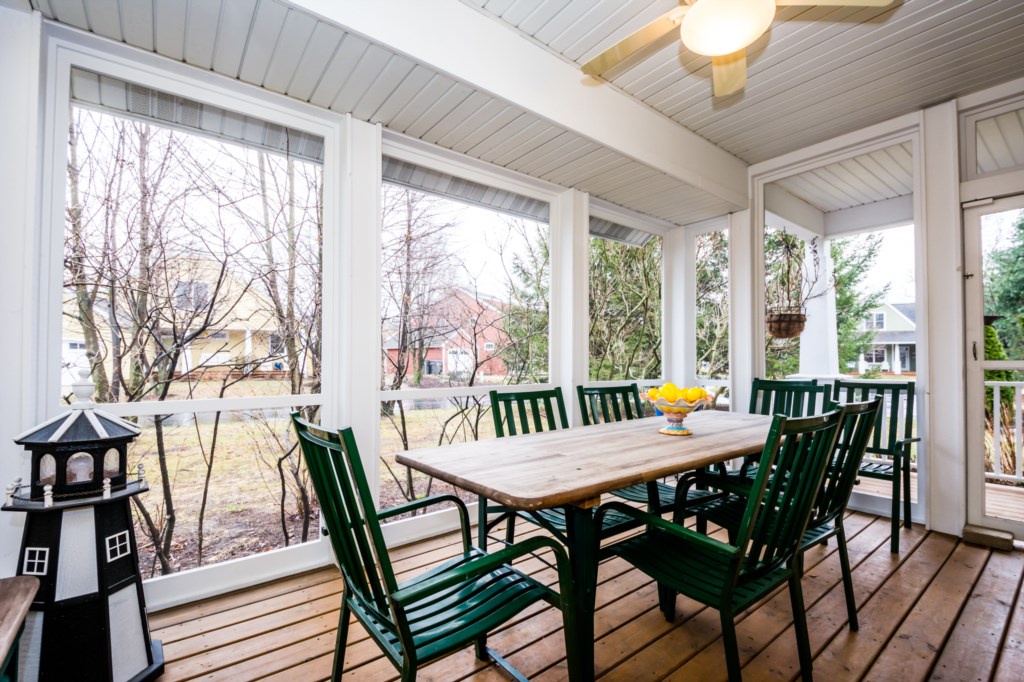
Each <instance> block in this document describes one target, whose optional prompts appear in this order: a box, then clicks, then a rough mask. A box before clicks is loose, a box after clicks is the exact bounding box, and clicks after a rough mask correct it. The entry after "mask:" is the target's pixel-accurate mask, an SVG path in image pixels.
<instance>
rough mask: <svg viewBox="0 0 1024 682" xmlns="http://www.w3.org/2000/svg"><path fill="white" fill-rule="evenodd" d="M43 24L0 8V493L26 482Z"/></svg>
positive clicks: (10, 528) (0, 537)
mask: <svg viewBox="0 0 1024 682" xmlns="http://www.w3.org/2000/svg"><path fill="white" fill-rule="evenodd" d="M41 32H42V27H41V21H40V18H39V15H38V14H35V15H33V14H30V13H28V12H24V11H21V10H17V9H11V8H10V7H9V6H7V5H5V4H3V2H0V92H2V93H3V97H4V102H3V104H2V105H0V150H2V151H0V206H2V207H3V210H2V211H0V216H2V219H0V220H2V222H0V230H2V243H3V245H4V262H5V267H3V268H0V291H2V292H3V296H2V297H0V328H2V329H3V330H4V333H3V334H0V386H3V392H2V396H3V397H2V398H0V488H6V486H7V485H8V484H9V483H10V482H11V481H12V480H13V479H14V478H15V477H16V476H22V477H24V478H25V480H26V481H27V480H28V457H27V454H26V453H25V452H24V450H23V449H22V448H21V447H20V446H18V445H15V444H14V443H13V442H12V441H11V440H10V438H11V437H12V436H13V435H15V434H18V433H21V432H22V431H23V430H25V428H27V427H29V426H31V424H30V423H29V422H30V421H31V419H32V416H33V415H34V411H35V410H34V405H32V403H31V401H30V400H29V399H27V396H28V395H31V394H33V393H34V392H33V391H31V390H30V382H31V379H32V376H33V372H32V368H31V366H30V364H29V363H28V362H26V359H27V358H28V357H29V356H30V349H31V348H32V338H33V335H34V334H33V328H32V316H31V315H30V310H29V308H30V304H29V300H30V298H31V295H30V292H31V286H32V276H33V274H34V273H35V268H32V267H30V265H31V264H32V263H33V262H34V258H33V254H34V253H35V241H36V238H37V235H38V233H39V231H38V229H37V227H38V218H37V212H36V192H37V188H38V186H39V185H38V166H37V162H38V160H39V158H40V157H41V153H40V149H39V144H38V133H39V129H38V124H37V121H38V119H39V74H40V36H41ZM22 517H23V514H18V513H10V512H8V513H3V514H0V576H8V575H14V573H15V569H16V563H17V560H18V550H19V549H20V547H21V528H22V524H23V518H22Z"/></svg>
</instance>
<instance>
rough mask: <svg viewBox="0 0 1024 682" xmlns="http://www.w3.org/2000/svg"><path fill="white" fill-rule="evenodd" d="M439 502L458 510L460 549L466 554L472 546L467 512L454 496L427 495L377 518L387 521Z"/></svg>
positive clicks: (463, 504) (380, 514)
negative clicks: (447, 503)
mask: <svg viewBox="0 0 1024 682" xmlns="http://www.w3.org/2000/svg"><path fill="white" fill-rule="evenodd" d="M441 502H452V503H454V504H455V508H456V509H458V510H459V525H460V526H461V530H462V547H463V551H466V552H468V551H469V548H470V547H472V546H473V544H472V541H471V540H470V536H469V510H468V509H466V503H465V502H463V501H462V500H461V499H459V498H458V497H457V496H455V495H449V494H445V495H428V496H427V497H422V498H420V499H418V500H412V501H410V502H403V503H402V504H399V505H396V506H394V507H389V508H388V509H384V510H382V511H379V512H377V518H378V519H381V520H383V519H389V518H391V517H392V516H398V515H399V514H405V513H406V512H411V511H415V510H417V509H422V508H424V507H430V506H433V505H435V504H440V503H441Z"/></svg>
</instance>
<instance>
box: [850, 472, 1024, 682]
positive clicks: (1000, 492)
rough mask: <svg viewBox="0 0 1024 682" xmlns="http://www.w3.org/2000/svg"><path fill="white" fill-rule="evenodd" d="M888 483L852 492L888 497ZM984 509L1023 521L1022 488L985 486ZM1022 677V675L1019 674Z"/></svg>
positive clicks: (873, 482) (872, 482) (867, 481)
mask: <svg viewBox="0 0 1024 682" xmlns="http://www.w3.org/2000/svg"><path fill="white" fill-rule="evenodd" d="M910 477H911V483H910V490H911V492H912V494H911V496H910V499H911V500H913V501H914V502H916V501H917V473H916V472H914V473H912V474H911V475H910ZM891 485H892V484H891V483H889V482H888V481H880V480H878V479H876V478H862V479H861V480H860V484H859V485H858V486H857V487H856V488H854V490H856V491H858V492H862V493H870V494H872V495H881V496H883V497H888V496H889V493H890V491H891V490H892V488H891ZM985 508H986V510H987V511H988V513H989V515H991V516H997V517H999V518H1001V519H1009V520H1011V521H1024V488H1017V487H1014V486H1009V485H1001V484H997V483H986V484H985ZM1021 676H1022V677H1024V673H1022V674H1021Z"/></svg>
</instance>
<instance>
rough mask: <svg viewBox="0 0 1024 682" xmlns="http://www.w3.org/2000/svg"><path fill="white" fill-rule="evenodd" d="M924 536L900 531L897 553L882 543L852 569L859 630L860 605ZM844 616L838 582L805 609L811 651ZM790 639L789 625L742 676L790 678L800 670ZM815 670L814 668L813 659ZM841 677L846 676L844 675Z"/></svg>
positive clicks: (836, 630)
mask: <svg viewBox="0 0 1024 682" xmlns="http://www.w3.org/2000/svg"><path fill="white" fill-rule="evenodd" d="M881 522H882V523H885V522H886V520H885V519H882V520H881ZM875 523H879V521H876V522H875ZM928 536H929V534H928V533H927V532H926V531H925V530H924V529H923V528H921V527H920V526H916V527H914V528H913V529H911V530H908V531H904V532H902V533H901V534H900V553H899V554H892V553H891V552H890V551H889V547H888V543H885V544H882V545H881V546H879V547H878V548H877V549H876V550H875V551H874V552H873V553H872V554H871V556H870V557H868V558H867V559H866V560H864V561H863V562H861V564H860V565H859V566H857V568H856V569H855V570H854V572H853V584H854V588H855V589H854V596H855V597H856V598H857V607H858V619H859V620H860V621H861V622H860V627H861V629H860V631H861V632H864V631H865V629H866V628H865V623H864V618H863V615H862V614H863V608H864V605H865V604H866V603H867V602H868V601H869V600H870V599H871V598H872V597H873V595H874V594H875V593H877V592H878V590H879V589H880V588H882V587H883V586H884V585H885V584H886V582H887V581H888V580H890V579H891V578H892V577H893V576H894V575H896V573H897V571H898V570H899V569H900V568H901V567H902V566H903V565H904V563H905V562H906V561H907V559H908V558H909V557H910V556H911V555H912V554H914V553H915V552H916V551H917V549H918V547H919V546H920V544H921V543H922V542H923V541H924V540H926V539H927V537H928ZM846 618H847V616H846V596H845V594H844V593H843V587H842V585H841V584H838V585H836V586H835V587H833V588H832V589H831V590H829V592H828V594H826V595H825V596H824V597H823V598H821V599H819V600H818V602H817V603H816V604H814V605H813V606H812V607H811V608H810V609H808V610H807V628H808V630H809V632H810V639H811V650H812V651H813V652H815V653H820V652H821V651H822V650H823V649H824V648H825V646H826V645H827V644H828V643H829V642H830V641H831V640H832V638H833V637H835V636H836V634H837V633H840V632H842V631H844V630H845V629H846V622H847V621H846ZM794 641H795V640H794V633H793V628H792V627H791V626H790V627H788V628H787V629H786V631H785V632H783V633H782V634H781V635H780V636H779V637H777V638H776V639H775V641H773V642H772V643H771V644H770V645H769V646H767V647H766V648H765V649H764V650H762V651H761V652H760V653H759V654H757V655H756V656H755V657H754V658H753V660H751V661H750V662H749V663H747V664H746V665H745V666H744V675H746V676H748V677H749V678H751V679H759V678H761V677H779V676H783V677H786V678H787V679H792V678H794V677H795V676H796V675H798V674H799V672H800V663H799V661H798V659H797V651H796V646H794ZM815 669H816V670H817V660H816V661H815ZM821 679H827V678H821ZM842 679H846V678H845V676H844V677H843V678H842Z"/></svg>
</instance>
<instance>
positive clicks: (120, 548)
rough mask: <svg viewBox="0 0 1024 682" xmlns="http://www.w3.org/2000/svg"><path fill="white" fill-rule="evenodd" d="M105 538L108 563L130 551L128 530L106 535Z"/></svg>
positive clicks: (130, 544)
mask: <svg viewBox="0 0 1024 682" xmlns="http://www.w3.org/2000/svg"><path fill="white" fill-rule="evenodd" d="M106 540H107V563H108V564H109V563H110V562H112V561H117V560H118V559H120V558H121V557H126V556H128V555H129V554H131V553H132V543H131V539H130V538H129V537H128V531H126V530H123V531H121V532H120V533H114V534H113V535H108V536H107V538H106Z"/></svg>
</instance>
